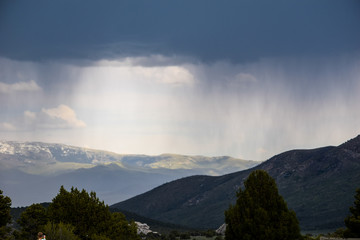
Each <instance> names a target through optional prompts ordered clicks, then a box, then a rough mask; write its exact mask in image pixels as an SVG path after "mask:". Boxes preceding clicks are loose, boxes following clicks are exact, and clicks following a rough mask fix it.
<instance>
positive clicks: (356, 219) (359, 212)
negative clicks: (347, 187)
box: [344, 188, 360, 238]
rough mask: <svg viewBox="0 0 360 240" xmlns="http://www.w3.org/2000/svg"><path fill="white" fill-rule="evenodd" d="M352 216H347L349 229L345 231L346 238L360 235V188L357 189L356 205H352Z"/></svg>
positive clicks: (346, 222)
mask: <svg viewBox="0 0 360 240" xmlns="http://www.w3.org/2000/svg"><path fill="white" fill-rule="evenodd" d="M350 212H351V214H352V215H351V216H348V217H347V218H345V225H346V227H347V229H346V230H345V232H344V237H346V238H357V237H360V188H358V189H357V190H356V194H355V201H354V206H353V207H350Z"/></svg>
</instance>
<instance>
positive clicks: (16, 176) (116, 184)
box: [0, 141, 259, 207]
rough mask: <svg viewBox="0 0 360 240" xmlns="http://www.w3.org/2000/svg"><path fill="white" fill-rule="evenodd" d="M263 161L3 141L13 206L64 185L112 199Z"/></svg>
mask: <svg viewBox="0 0 360 240" xmlns="http://www.w3.org/2000/svg"><path fill="white" fill-rule="evenodd" d="M257 164H259V162H256V161H246V160H241V159H236V158H232V157H227V156H223V157H204V156H185V155H176V154H162V155H159V156H147V155H124V154H116V153H112V152H107V151H100V150H93V149H87V148H80V147H73V146H67V145H63V144H50V143H40V142H11V141H0V189H2V190H3V191H4V194H6V195H7V196H9V197H10V198H11V199H12V203H13V204H12V205H13V207H14V206H28V205H30V204H32V203H40V202H50V201H51V199H52V198H53V197H55V196H56V194H57V193H58V191H59V189H60V186H61V185H64V187H65V188H70V187H72V186H74V187H77V188H79V189H83V188H84V189H86V190H87V191H95V192H96V193H97V196H98V197H99V198H100V199H101V200H104V201H105V203H107V204H112V203H116V202H119V201H121V200H125V199H128V198H130V197H133V196H136V195H138V194H141V193H143V192H145V191H148V190H150V189H152V188H154V187H156V186H159V185H161V184H163V183H166V182H169V181H172V180H175V179H178V178H181V177H185V176H190V175H194V174H207V175H222V174H225V173H229V172H232V171H234V169H237V170H241V169H247V168H249V167H252V166H254V165H257Z"/></svg>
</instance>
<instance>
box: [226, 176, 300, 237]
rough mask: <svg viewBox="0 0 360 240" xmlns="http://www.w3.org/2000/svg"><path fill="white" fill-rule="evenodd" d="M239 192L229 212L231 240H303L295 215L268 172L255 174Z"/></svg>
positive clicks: (228, 220) (227, 235)
mask: <svg viewBox="0 0 360 240" xmlns="http://www.w3.org/2000/svg"><path fill="white" fill-rule="evenodd" d="M244 185H245V189H244V190H242V189H241V188H239V191H238V193H237V197H238V198H237V201H236V204H235V205H233V206H232V205H231V206H230V207H229V209H228V210H227V211H226V212H225V222H226V223H227V228H226V232H225V239H227V240H233V239H236V240H295V239H301V238H302V237H301V234H300V228H299V223H298V220H297V218H296V215H295V212H294V211H290V210H289V209H288V208H287V204H286V202H285V201H284V199H283V198H282V196H281V195H279V193H278V189H277V186H276V183H275V180H274V179H273V178H271V177H270V176H269V175H268V174H267V173H266V172H265V171H264V170H255V171H253V172H252V173H251V174H250V175H249V177H248V178H247V179H246V181H245V183H244Z"/></svg>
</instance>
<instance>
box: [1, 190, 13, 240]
mask: <svg viewBox="0 0 360 240" xmlns="http://www.w3.org/2000/svg"><path fill="white" fill-rule="evenodd" d="M10 209H11V199H10V198H9V197H8V196H4V195H3V191H2V190H0V239H6V238H7V237H8V234H9V232H10V228H9V227H8V226H7V224H9V223H10V222H11V215H10Z"/></svg>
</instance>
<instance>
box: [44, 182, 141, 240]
mask: <svg viewBox="0 0 360 240" xmlns="http://www.w3.org/2000/svg"><path fill="white" fill-rule="evenodd" d="M48 214H49V217H50V219H51V221H53V223H55V224H60V223H61V222H62V223H64V224H70V225H72V226H74V227H75V229H74V233H75V234H76V235H77V236H79V237H80V238H81V239H89V238H90V239H107V238H109V239H110V238H111V239H115V240H116V239H119V240H123V239H128V240H132V239H138V236H137V233H136V227H135V226H134V225H133V224H129V223H128V222H127V221H126V219H125V217H123V215H121V214H120V213H118V214H115V213H111V212H110V210H109V207H108V206H107V205H105V203H104V202H103V201H100V200H99V198H97V197H96V193H95V192H90V194H89V193H87V192H86V191H85V190H84V189H83V190H82V191H79V190H78V189H77V188H71V191H70V192H68V191H66V190H65V188H64V187H63V186H61V188H60V191H59V194H58V195H57V196H56V197H55V198H54V199H53V201H52V203H51V204H50V206H49V209H48Z"/></svg>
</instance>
